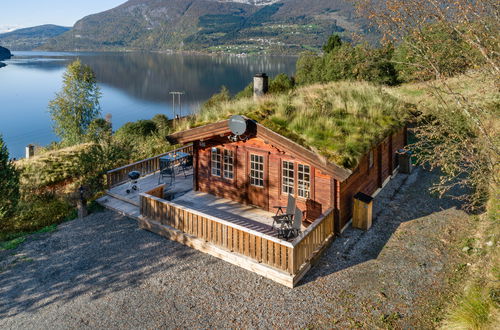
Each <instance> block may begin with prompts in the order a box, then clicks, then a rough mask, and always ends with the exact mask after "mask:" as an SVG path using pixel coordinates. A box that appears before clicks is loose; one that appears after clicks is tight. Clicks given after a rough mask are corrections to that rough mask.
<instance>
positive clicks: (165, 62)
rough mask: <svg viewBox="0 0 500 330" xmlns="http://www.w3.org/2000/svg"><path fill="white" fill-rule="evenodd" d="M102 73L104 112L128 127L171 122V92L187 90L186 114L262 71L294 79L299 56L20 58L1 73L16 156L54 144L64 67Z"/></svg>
mask: <svg viewBox="0 0 500 330" xmlns="http://www.w3.org/2000/svg"><path fill="white" fill-rule="evenodd" d="M77 57H78V58H80V59H81V61H82V62H83V63H85V64H88V65H90V66H91V67H92V69H93V70H94V71H95V72H96V74H97V79H98V82H99V84H100V85H101V87H102V92H103V95H102V99H101V106H102V112H103V113H104V114H105V113H111V114H112V115H113V127H114V128H115V129H117V128H119V127H120V126H121V125H123V124H124V123H125V122H127V121H133V120H137V119H146V118H151V117H152V116H153V115H155V114H156V113H164V114H166V115H167V116H169V117H171V116H172V115H173V110H172V97H171V95H169V92H171V91H183V92H185V93H186V94H185V95H183V96H182V108H183V113H187V112H192V111H194V110H196V109H197V108H198V106H199V104H200V103H201V102H203V101H205V100H206V99H207V98H208V97H209V96H210V95H212V94H213V93H215V92H217V91H218V90H219V89H220V86H222V85H224V86H226V87H228V88H229V90H230V91H231V92H232V93H236V92H238V91H240V90H241V89H243V88H244V87H245V86H246V85H247V84H248V83H249V82H250V81H251V79H252V76H253V75H254V74H255V73H258V72H267V73H268V74H269V75H271V76H273V75H276V74H278V73H281V72H285V73H287V74H293V72H294V69H295V61H296V58H294V57H276V56H274V57H272V56H270V57H236V56H204V55H179V54H163V53H59V52H14V57H13V58H12V59H10V60H7V61H5V63H6V64H7V66H6V67H4V68H0V83H2V88H1V89H0V99H1V100H2V105H1V106H0V116H1V118H2V120H0V134H3V136H4V139H5V141H6V143H7V146H8V147H9V151H10V152H11V155H12V156H13V157H21V156H22V154H23V150H24V146H26V145H27V144H29V143H35V144H41V145H44V144H48V143H50V142H51V141H53V140H55V138H56V137H55V136H54V134H53V133H52V128H51V126H52V123H51V121H50V117H49V114H48V112H47V104H48V102H49V101H50V100H51V99H53V98H54V95H55V93H56V92H57V91H59V90H60V88H61V85H62V74H63V72H64V67H65V66H66V65H68V64H69V63H70V62H72V61H74V60H75V59H76V58H77Z"/></svg>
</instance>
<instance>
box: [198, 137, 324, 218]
mask: <svg viewBox="0 0 500 330" xmlns="http://www.w3.org/2000/svg"><path fill="white" fill-rule="evenodd" d="M213 147H216V148H220V149H221V150H222V153H223V150H224V149H226V150H231V151H233V154H234V155H235V158H234V178H233V179H232V180H230V179H226V178H224V175H221V176H220V177H219V176H214V175H212V173H211V150H212V148H213ZM195 150H196V156H195V162H197V164H196V165H195V166H197V168H198V171H197V178H196V180H195V182H196V189H197V190H199V191H202V192H207V193H210V194H213V195H216V196H219V197H224V198H228V199H231V200H234V201H237V202H239V203H242V204H251V205H256V206H259V207H261V208H263V209H265V210H268V211H270V212H274V211H275V210H276V209H275V208H274V206H277V205H284V206H286V204H287V201H288V195H287V193H284V192H283V191H282V170H283V169H282V166H283V161H288V162H292V163H293V164H294V195H295V196H296V197H297V207H298V208H299V209H301V210H303V211H306V219H307V220H308V221H313V220H315V219H316V218H318V217H319V216H320V215H321V214H322V213H323V212H324V211H326V210H327V209H329V208H330V207H333V204H334V196H333V179H332V177H331V176H329V175H326V174H324V173H322V172H321V171H320V170H318V169H316V168H314V167H313V166H311V165H310V164H308V163H306V162H303V161H301V160H300V159H297V158H295V157H293V156H291V155H289V154H287V152H286V150H279V149H277V148H275V147H273V146H272V145H271V144H267V143H265V142H264V141H263V140H262V139H260V138H252V139H250V140H248V141H246V142H243V141H239V142H231V141H229V140H228V139H227V137H221V138H214V139H211V140H207V141H204V147H199V146H198V147H196V148H195ZM251 154H255V155H261V156H263V159H264V187H262V188H259V187H253V186H251V185H250V182H249V167H250V155H251ZM222 157H223V156H222ZM299 164H303V165H308V166H309V169H310V177H311V179H310V184H311V185H310V192H309V194H310V196H309V198H302V197H298V196H297V182H298V165H299Z"/></svg>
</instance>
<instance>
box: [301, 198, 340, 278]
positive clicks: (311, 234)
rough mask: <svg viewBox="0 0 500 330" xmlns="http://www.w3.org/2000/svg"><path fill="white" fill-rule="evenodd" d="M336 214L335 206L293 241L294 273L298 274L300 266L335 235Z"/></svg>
mask: <svg viewBox="0 0 500 330" xmlns="http://www.w3.org/2000/svg"><path fill="white" fill-rule="evenodd" d="M334 221H335V216H334V212H333V208H331V209H329V210H327V211H326V212H325V213H324V214H323V215H322V216H321V217H319V218H318V219H316V220H315V221H314V222H313V223H312V224H311V225H310V226H309V227H307V229H306V230H305V231H304V232H302V233H301V234H300V235H299V236H298V237H296V238H295V239H294V240H293V242H292V245H293V261H294V264H293V265H292V271H293V273H292V274H296V273H297V272H298V271H299V269H300V267H301V266H302V265H303V264H305V263H306V262H308V261H310V260H311V258H312V257H313V256H315V255H316V254H317V251H318V250H320V249H321V248H322V247H323V246H324V245H325V243H326V241H327V240H328V239H330V238H331V237H332V236H333V235H334Z"/></svg>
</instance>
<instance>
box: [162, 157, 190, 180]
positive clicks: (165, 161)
mask: <svg viewBox="0 0 500 330" xmlns="http://www.w3.org/2000/svg"><path fill="white" fill-rule="evenodd" d="M189 156H190V155H189V154H188V153H186V152H182V151H179V152H175V153H170V154H168V155H165V156H162V157H160V169H162V168H167V167H170V166H172V171H173V176H174V179H175V169H174V166H175V165H176V164H174V162H176V161H177V162H178V163H177V165H178V164H180V163H181V162H182V161H183V160H185V159H187V158H188V157H189Z"/></svg>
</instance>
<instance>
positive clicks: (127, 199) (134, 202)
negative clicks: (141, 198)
mask: <svg viewBox="0 0 500 330" xmlns="http://www.w3.org/2000/svg"><path fill="white" fill-rule="evenodd" d="M106 194H107V195H109V196H111V197H113V198H116V199H119V200H121V201H122V202H125V203H129V204H132V205H134V206H137V207H139V206H140V204H139V202H137V201H134V200H132V199H130V198H127V197H124V196H122V195H119V194H115V193H112V192H110V191H109V190H107V191H106Z"/></svg>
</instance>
